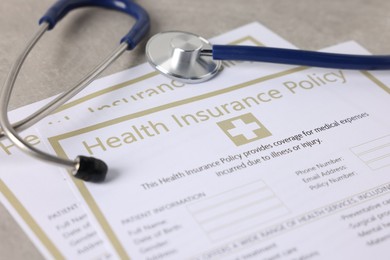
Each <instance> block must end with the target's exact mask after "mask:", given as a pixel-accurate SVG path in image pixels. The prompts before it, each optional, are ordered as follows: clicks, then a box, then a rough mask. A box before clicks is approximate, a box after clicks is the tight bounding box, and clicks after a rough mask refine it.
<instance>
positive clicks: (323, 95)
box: [39, 25, 390, 259]
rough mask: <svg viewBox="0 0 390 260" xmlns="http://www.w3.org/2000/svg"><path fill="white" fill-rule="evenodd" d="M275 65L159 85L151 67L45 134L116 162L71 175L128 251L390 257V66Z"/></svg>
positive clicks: (67, 148) (59, 148) (68, 149)
mask: <svg viewBox="0 0 390 260" xmlns="http://www.w3.org/2000/svg"><path fill="white" fill-rule="evenodd" d="M252 26H254V25H252ZM248 35H249V36H251V37H252V38H254V39H256V38H257V36H255V35H256V31H255V30H253V29H252V30H250V32H249V34H248ZM246 39H250V38H246ZM225 40H226V41H225V43H226V42H231V41H234V40H236V39H233V38H231V39H225ZM244 43H247V42H244ZM333 51H341V52H347V51H349V52H354V53H364V50H363V49H362V48H361V47H359V46H358V45H356V44H354V43H349V44H347V45H342V46H339V47H338V48H335V49H333ZM272 66H273V65H269V64H259V63H258V64H255V63H251V64H249V63H234V65H233V64H231V66H230V67H229V66H225V68H224V71H223V72H222V73H221V74H220V75H219V76H218V77H217V78H216V79H214V80H213V81H209V82H206V83H204V84H200V85H186V86H183V87H181V88H180V90H179V91H178V90H175V91H166V92H163V93H161V92H159V91H158V90H157V89H156V88H153V87H152V86H154V85H155V84H156V83H157V82H158V81H157V78H156V79H155V80H156V81H153V80H152V81H148V82H147V83H146V82H144V83H145V84H142V85H141V86H139V85H137V86H134V87H135V89H133V91H134V92H131V90H130V89H128V90H127V92H126V91H124V92H123V94H122V95H118V93H119V92H116V93H114V94H113V97H112V98H108V96H109V95H108V96H107V95H105V96H104V97H105V100H102V101H100V102H102V103H101V104H100V105H95V106H93V105H92V104H91V105H89V104H88V103H86V108H85V111H86V110H89V112H90V114H91V115H97V114H99V113H100V112H101V111H110V113H111V115H112V118H111V119H109V120H107V121H103V122H100V123H97V124H94V125H93V124H90V125H89V123H90V122H91V121H88V119H87V118H86V119H85V121H87V123H88V125H87V126H86V127H84V128H80V129H76V130H74V131H70V132H66V133H63V134H61V135H54V136H52V137H51V138H49V142H50V144H51V145H52V146H53V149H54V150H55V151H56V152H57V154H59V155H61V156H67V157H69V158H73V157H75V156H76V155H77V154H80V153H84V154H89V155H91V156H95V157H98V158H104V160H105V161H106V162H107V163H108V165H109V166H111V177H109V179H108V182H107V183H105V184H99V185H96V184H90V183H82V182H79V181H75V182H74V183H75V187H76V191H78V192H79V195H80V196H81V197H82V198H83V199H84V200H85V202H86V204H87V205H88V207H89V209H90V211H91V213H92V214H94V215H95V217H96V220H97V222H98V223H100V225H101V226H102V228H103V229H104V231H105V232H106V234H107V236H108V238H109V239H110V241H111V242H112V244H113V246H114V247H115V249H116V250H117V252H118V254H119V255H120V256H121V257H122V258H133V259H316V258H317V259H352V258H353V259H358V258H360V259H368V258H370V259H371V258H374V259H387V256H388V254H389V243H390V229H389V227H390V226H389V222H390V207H389V205H390V193H389V191H390V176H389V175H388V172H389V147H390V146H389V134H390V122H389V119H388V112H387V111H389V109H390V102H389V89H388V88H387V86H386V85H385V84H384V83H383V82H388V81H389V79H388V76H386V75H385V76H384V77H383V78H382V79H379V77H376V76H374V75H373V74H372V73H368V72H361V71H344V70H336V69H335V70H328V69H318V68H304V67H288V66H285V67H279V66H277V67H279V68H283V70H282V71H279V72H274V73H266V74H264V71H268V70H271V68H272V69H274V67H272ZM247 70H249V71H250V73H251V76H248V75H247V74H246V75H245V77H244V76H243V75H244V73H249V72H245V71H247ZM246 76H248V77H246ZM156 77H157V76H156ZM153 84H154V85H153ZM172 92H175V93H174V94H175V98H178V99H177V100H172ZM132 93H135V94H132ZM137 93H138V94H137ZM152 93H154V94H153V95H152ZM120 98H122V100H123V99H125V100H126V101H125V100H123V102H122V100H121V99H120ZM140 99H142V100H141V101H142V102H139V101H140ZM96 102H97V101H96ZM140 103H142V105H139V104H140ZM126 108H127V109H129V110H128V111H129V112H128V113H127V114H125V115H121V116H118V117H116V116H115V115H114V114H115V113H123V110H124V109H126ZM142 108H143V109H142ZM69 111H70V110H69ZM75 111H78V115H79V116H80V118H82V117H83V115H82V113H81V112H82V111H83V110H82V109H80V110H75ZM118 111H121V112H118ZM106 113H108V112H106ZM74 114H75V113H74ZM101 114H103V115H104V113H101ZM57 116H60V114H57ZM48 120H50V119H48ZM89 120H92V119H89ZM80 127H82V126H81V125H80ZM39 128H40V131H43V132H45V133H50V130H46V129H45V125H44V124H42V125H41V126H40V127H39ZM51 129H52V130H53V129H54V128H51ZM60 130H61V129H57V130H56V131H57V133H58V131H60ZM56 131H54V130H53V131H52V132H51V133H55V132H56Z"/></svg>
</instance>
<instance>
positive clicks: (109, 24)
mask: <svg viewBox="0 0 390 260" xmlns="http://www.w3.org/2000/svg"><path fill="white" fill-rule="evenodd" d="M52 2H54V1H53V0H39V1H38V0H33V1H26V0H3V1H1V3H0V82H1V84H2V83H3V82H4V79H5V77H6V74H7V72H8V70H9V68H10V66H11V63H12V62H13V60H14V58H15V56H16V54H17V53H18V52H19V51H20V50H21V49H22V48H23V46H24V44H25V41H26V40H27V39H29V37H30V36H31V35H32V34H33V32H34V31H35V30H36V29H37V20H38V19H39V17H40V15H42V14H43V12H44V11H45V10H46V8H47V7H48V6H49V5H50V4H51V3H52ZM138 2H139V3H142V5H143V6H144V7H145V8H147V10H148V11H149V13H150V15H151V19H152V29H151V32H150V35H153V34H154V33H157V32H160V31H166V30H184V31H190V32H194V33H197V34H200V35H202V36H204V37H206V38H209V37H212V36H215V35H219V34H221V33H224V32H226V31H229V30H231V29H234V28H236V27H239V26H241V25H244V24H247V23H249V22H253V21H259V22H261V23H262V24H264V25H265V26H267V27H268V28H270V29H271V30H273V31H274V32H276V33H278V34H279V35H281V36H282V37H284V38H285V39H287V40H289V41H290V42H292V43H293V44H295V45H296V46H298V47H299V48H306V49H311V50H316V49H320V48H324V47H327V46H330V45H334V44H337V43H340V42H343V41H347V40H355V41H357V42H359V43H360V44H362V45H363V46H364V47H366V48H367V49H368V50H369V51H371V52H372V53H375V54H380V53H386V52H387V53H390V48H389V47H388V46H389V44H388V40H389V39H390V30H389V26H390V16H389V15H388V12H389V10H390V1H386V0H371V1H367V0H343V1H336V0H316V1H313V0H295V1H286V0H245V1H237V0H214V1H207V0H197V1H178V0H160V1H155V0H143V1H141V0H139V1H138ZM215 10H216V11H215ZM132 23H133V21H132V19H131V18H128V17H127V16H125V15H123V14H118V13H116V12H112V11H105V10H100V9H96V8H86V9H82V10H77V11H74V12H73V13H71V14H70V15H69V16H68V17H67V18H66V19H65V20H64V21H63V22H61V23H60V24H58V26H57V28H56V29H55V30H54V31H52V32H50V33H47V34H46V35H45V37H44V38H43V40H42V41H41V42H40V43H39V45H38V46H37V47H36V49H34V50H33V52H32V54H31V56H30V57H29V59H28V60H27V62H26V65H25V66H24V68H23V70H22V72H21V75H20V77H19V79H18V81H17V84H16V86H15V91H14V95H13V98H12V102H11V108H17V107H20V106H23V105H26V104H29V103H31V102H34V101H38V100H41V99H43V98H46V97H49V96H52V95H55V94H58V93H60V92H61V91H63V90H64V89H65V88H67V87H69V86H70V85H72V84H73V83H74V82H76V81H77V79H79V78H80V77H81V76H82V75H83V74H84V73H85V72H87V71H88V70H89V69H90V68H91V66H93V65H94V64H96V63H97V62H98V61H100V60H101V59H102V54H104V53H108V52H110V51H111V50H112V49H113V48H115V47H116V46H117V44H118V40H119V39H120V38H121V36H122V34H124V33H125V32H126V31H127V30H128V29H129V27H130V26H131V25H132ZM144 45H145V43H144V44H143V45H142V46H140V47H139V48H137V49H136V50H135V51H134V52H132V53H126V54H125V55H124V56H122V57H121V58H120V59H119V60H118V61H117V62H116V63H115V64H114V65H113V66H112V67H110V69H109V70H108V71H106V72H105V74H104V75H108V74H111V73H113V72H117V71H120V70H123V69H126V68H129V67H132V66H134V65H138V64H140V63H143V62H145V57H144V55H143V48H144ZM103 56H104V55H103ZM21 181H22V180H21ZM0 241H1V242H0V259H41V258H42V256H41V255H40V253H39V252H38V251H37V249H36V248H35V247H34V246H33V244H32V243H31V242H30V241H29V239H28V238H27V236H26V235H25V234H24V232H23V231H22V230H21V228H20V227H19V226H18V225H17V224H16V222H15V221H14V220H13V219H12V218H11V217H10V215H9V214H8V212H7V211H6V210H5V209H4V207H3V206H2V205H0Z"/></svg>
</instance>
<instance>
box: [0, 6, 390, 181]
mask: <svg viewBox="0 0 390 260" xmlns="http://www.w3.org/2000/svg"><path fill="white" fill-rule="evenodd" d="M88 6H94V7H102V8H108V9H112V10H116V11H120V12H124V13H126V14H128V15H130V16H132V17H134V19H135V20H136V22H135V24H134V25H133V27H132V28H131V30H130V31H129V32H128V33H127V34H126V35H125V36H124V37H123V38H122V40H121V43H120V45H119V46H118V47H117V48H116V49H115V50H114V51H113V52H112V53H111V54H109V55H108V57H107V58H105V59H104V60H103V61H102V62H101V63H100V64H98V65H97V66H96V67H95V68H93V69H92V70H91V71H90V72H89V73H88V74H87V75H85V76H84V78H82V79H81V80H80V81H79V82H78V83H77V84H76V85H75V86H74V87H72V88H71V89H69V90H68V91H67V92H64V93H63V94H61V95H60V96H58V97H57V98H55V99H54V100H52V101H51V102H49V103H48V104H47V105H45V106H43V107H42V108H41V109H39V110H37V111H36V112H34V113H33V114H31V115H30V116H28V117H26V118H25V119H23V120H21V121H19V122H16V123H14V124H11V123H10V121H9V118H8V106H9V100H10V96H11V93H12V89H13V86H14V83H15V81H16V78H17V76H18V73H19V71H20V69H21V67H22V64H23V62H24V60H25V59H26V57H27V56H28V54H29V52H30V51H31V49H32V48H33V47H34V46H35V44H36V43H37V42H38V41H39V39H40V38H41V37H42V35H43V34H44V33H45V32H46V31H48V30H51V29H53V28H54V27H55V25H56V23H57V22H58V21H60V20H61V19H62V18H63V17H64V16H65V15H66V14H67V13H69V12H70V11H72V10H74V9H76V8H80V7H88ZM39 24H40V27H39V30H38V31H37V32H36V33H35V35H34V36H33V37H32V39H31V40H30V41H29V42H28V43H27V46H26V48H25V49H24V50H23V51H22V52H21V53H20V55H19V56H18V57H17V59H16V61H15V63H14V64H13V66H12V68H11V70H10V72H9V74H8V77H7V79H6V81H5V84H4V87H3V89H2V90H1V95H0V102H1V108H0V109H1V113H0V125H1V128H2V132H1V133H0V138H2V137H4V136H6V137H7V138H9V140H10V141H11V142H12V143H14V144H15V145H16V146H17V147H18V148H20V149H21V150H22V151H24V152H25V153H27V154H29V155H31V156H33V157H36V158H38V159H41V160H44V161H47V162H51V163H55V164H57V165H61V166H64V167H66V168H70V169H71V170H72V173H73V175H74V176H75V177H76V178H79V179H82V180H85V181H91V182H101V181H103V180H104V179H105V176H106V174H107V171H108V167H107V165H106V164H105V163H104V162H103V161H102V160H100V159H96V158H93V157H86V156H81V155H80V156H77V158H76V159H75V160H69V159H65V158H60V157H57V156H54V155H51V154H48V153H45V152H43V151H41V150H39V149H37V148H35V147H33V146H32V145H30V144H28V143H27V142H25V141H24V140H23V139H22V138H21V137H20V136H19V135H18V132H17V131H21V130H24V129H26V128H28V127H30V126H32V125H33V124H35V123H37V122H38V121H39V120H41V119H42V118H44V117H45V116H47V115H49V114H50V113H52V112H54V110H56V109H57V108H58V107H60V106H61V105H62V104H64V103H65V102H66V101H68V100H69V99H71V98H72V97H74V96H75V95H76V94H77V93H79V92H80V91H81V90H83V89H84V88H85V87H86V86H88V84H90V83H91V82H92V81H93V80H94V79H95V78H96V77H97V76H98V75H99V74H100V73H101V72H102V71H103V70H104V69H106V68H107V67H108V66H109V65H110V64H111V63H112V62H114V61H115V60H116V59H117V58H118V57H119V56H120V55H121V54H122V53H124V52H125V51H126V50H129V51H130V50H132V49H134V48H135V47H136V46H137V45H138V44H139V42H140V41H141V40H142V39H143V38H144V37H146V35H147V33H148V30H149V27H150V19H149V15H148V13H147V12H146V11H145V10H144V9H143V8H142V7H141V6H139V5H138V4H136V3H134V2H133V1H131V0H60V1H57V2H56V3H55V4H54V5H53V6H52V7H51V8H50V9H49V10H48V11H47V12H46V13H45V15H44V16H43V17H42V18H41V19H40V21H39ZM146 56H147V59H148V61H149V63H150V64H151V65H152V66H153V67H155V68H156V69H157V70H158V71H160V72H161V73H163V74H165V75H166V76H168V77H170V78H173V79H177V80H181V81H184V82H186V83H197V82H202V81H205V80H208V79H210V78H211V77H213V76H215V75H216V74H217V72H218V71H219V68H220V66H221V60H242V61H260V62H269V63H282V64H291V65H300V66H312V67H322V68H337V69H350V70H388V69H390V56H385V55H383V56H369V55H347V54H336V53H321V52H315V51H304V50H290V49H280V48H270V47H252V46H235V45H234V46H233V45H231V46H230V45H211V44H210V43H209V42H208V41H207V40H206V39H204V38H202V37H199V36H197V35H194V34H191V33H185V32H174V31H173V32H166V33H159V34H157V35H155V36H153V37H152V38H151V39H150V40H149V41H148V43H147V46H146Z"/></svg>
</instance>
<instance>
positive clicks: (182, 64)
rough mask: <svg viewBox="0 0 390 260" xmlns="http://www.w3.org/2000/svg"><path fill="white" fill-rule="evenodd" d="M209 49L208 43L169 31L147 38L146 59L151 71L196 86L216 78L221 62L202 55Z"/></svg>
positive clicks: (198, 38)
mask: <svg viewBox="0 0 390 260" xmlns="http://www.w3.org/2000/svg"><path fill="white" fill-rule="evenodd" d="M211 49H212V46H211V44H210V43H209V42H208V41H207V40H206V39H204V38H202V37H200V36H197V35H195V34H191V33H186V32H177V31H171V32H164V33H159V34H156V35H155V36H153V37H152V38H150V40H149V41H148V43H147V45H146V57H147V59H148V62H149V63H150V64H151V65H152V66H153V67H154V68H156V69H157V70H158V71H160V72H161V73H162V74H164V75H166V76H168V77H170V78H172V79H177V80H179V81H182V82H185V83H199V82H203V81H206V80H208V79H210V78H212V77H213V76H215V75H216V74H217V72H218V70H219V68H220V66H221V61H215V60H213V58H212V57H211V56H207V55H204V54H203V53H204V52H205V50H211ZM201 53H202V55H201Z"/></svg>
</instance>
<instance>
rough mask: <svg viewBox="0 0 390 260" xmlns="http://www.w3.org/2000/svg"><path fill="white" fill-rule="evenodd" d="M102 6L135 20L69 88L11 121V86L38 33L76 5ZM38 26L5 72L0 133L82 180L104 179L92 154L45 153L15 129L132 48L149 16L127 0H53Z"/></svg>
mask: <svg viewBox="0 0 390 260" xmlns="http://www.w3.org/2000/svg"><path fill="white" fill-rule="evenodd" d="M92 6H94V7H102V8H108V9H112V10H116V11H120V12H124V13H126V14H128V15H130V16H132V17H134V18H135V20H136V22H135V24H134V25H133V27H132V28H131V30H130V31H129V32H128V33H127V34H126V35H125V36H124V37H123V38H122V40H121V44H120V45H119V46H118V47H117V48H116V49H115V50H114V51H113V52H112V53H111V54H110V55H109V56H108V57H107V58H105V59H104V60H103V61H102V62H101V63H100V64H98V65H97V66H96V67H95V68H94V69H93V70H91V72H89V73H88V74H87V75H86V76H85V77H84V78H83V79H81V80H80V81H79V82H78V83H77V84H76V85H75V86H74V87H73V88H71V89H70V90H69V91H67V92H64V93H63V94H62V95H60V96H59V97H57V98H56V99H54V100H53V101H51V102H50V103H48V104H47V105H45V106H44V107H42V108H41V109H39V110H38V111H36V112H34V113H33V114H31V115H30V116H29V117H27V118H25V119H24V120H21V121H19V122H17V123H15V124H13V125H11V123H10V121H9V118H8V105H9V100H10V96H11V94H12V89H13V86H14V83H15V81H16V78H17V76H18V73H19V71H20V69H21V67H22V64H23V62H24V60H25V59H26V57H27V55H28V54H29V52H30V51H31V49H32V48H33V47H34V46H35V44H36V43H37V42H38V41H39V39H40V38H41V37H42V35H43V34H44V33H45V32H46V31H47V30H51V29H53V28H54V27H55V25H56V24H57V22H58V21H60V20H61V19H62V18H63V17H64V16H65V15H66V14H67V13H69V12H70V11H72V10H74V9H76V8H80V7H92ZM39 24H40V28H39V30H38V31H37V33H36V34H35V35H34V36H33V38H32V39H31V40H30V41H29V42H28V44H27V46H26V48H25V50H23V51H22V53H21V54H20V55H19V56H18V58H17V60H16V62H15V63H14V64H13V66H12V68H11V71H10V72H9V74H8V77H7V79H6V82H5V84H4V87H3V88H2V91H1V94H0V102H1V107H0V111H1V113H0V125H1V128H2V129H1V130H2V132H1V135H0V138H1V137H3V136H4V135H5V136H7V137H8V138H9V139H10V141H11V142H13V143H14V144H15V145H16V146H17V147H19V148H20V149H21V150H22V151H24V152H26V153H28V154H30V155H31V156H34V157H36V158H38V159H42V160H44V161H48V162H52V163H55V164H59V165H61V166H65V167H68V168H70V169H71V170H72V173H73V174H74V176H75V177H77V178H80V179H83V180H85V181H92V182H100V181H103V180H104V179H105V176H106V174H107V170H108V167H107V165H106V164H105V163H104V162H103V161H101V160H99V159H96V158H93V157H85V156H78V157H77V158H76V159H75V160H69V159H65V158H60V157H57V156H54V155H51V154H48V153H45V152H43V151H41V150H39V149H36V148H35V147H33V146H31V145H30V144H28V143H27V142H25V141H24V140H23V139H22V138H21V137H20V136H19V135H18V133H17V131H16V130H23V129H25V128H27V127H29V126H31V125H33V124H34V123H36V122H38V121H39V120H40V119H42V118H43V117H45V116H47V115H49V114H50V113H52V112H53V111H54V110H55V109H57V108H58V107H60V106H61V105H62V104H64V103H65V102H66V101H68V100H69V99H71V98H72V97H74V96H75V95H76V94H77V93H79V92H80V91H81V90H82V89H84V88H85V87H86V86H87V85H88V84H89V83H91V82H92V81H93V80H94V79H95V78H96V77H97V76H98V75H99V74H100V73H101V72H102V71H103V70H104V69H106V68H107V67H108V66H109V65H110V64H111V63H112V62H113V61H115V60H116V59H117V58H118V57H119V56H120V55H121V54H122V53H124V52H125V51H126V50H132V49H133V48H135V47H136V46H137V44H138V43H139V42H140V41H141V40H142V39H143V38H144V36H145V35H146V33H147V32H148V30H149V27H150V20H149V16H148V14H147V12H146V11H145V10H144V9H143V8H142V7H141V6H139V5H137V4H136V3H134V2H133V1H131V0H60V1H57V2H56V3H55V4H54V5H53V6H52V7H51V8H50V9H49V10H48V11H47V12H46V13H45V15H44V16H43V17H42V18H41V19H40V21H39Z"/></svg>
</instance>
